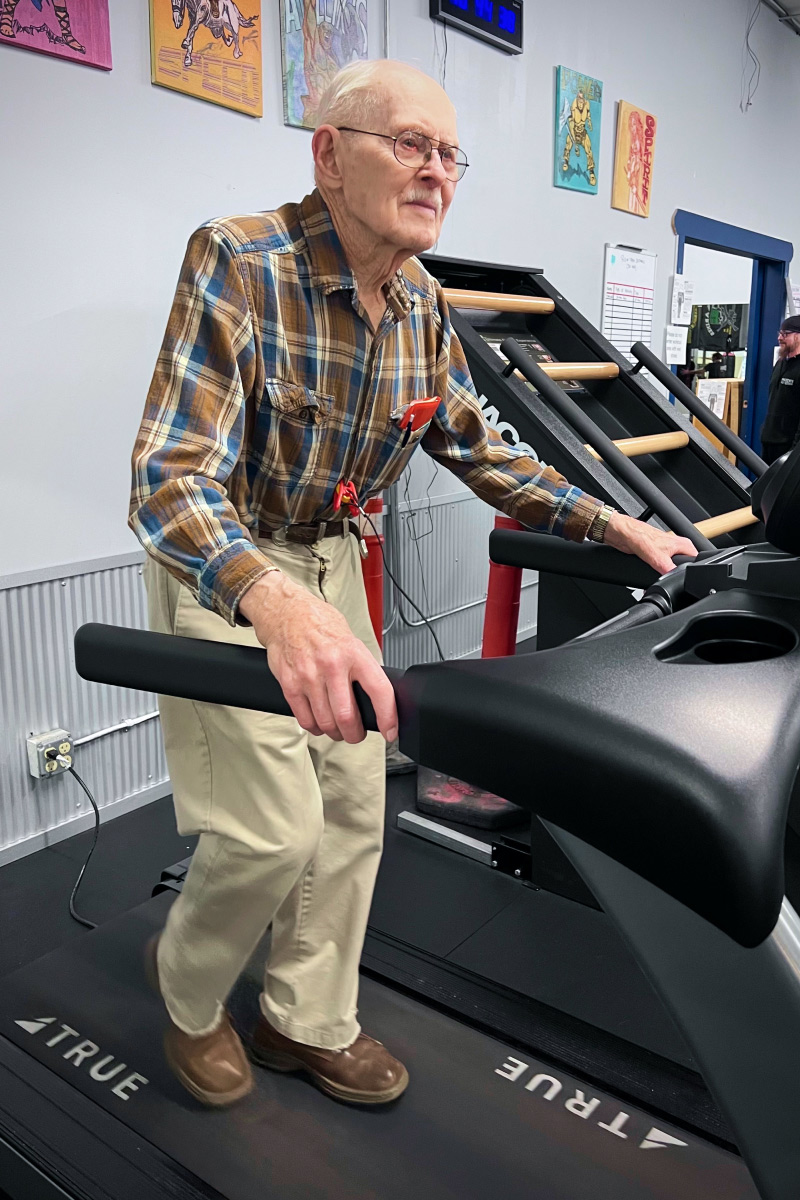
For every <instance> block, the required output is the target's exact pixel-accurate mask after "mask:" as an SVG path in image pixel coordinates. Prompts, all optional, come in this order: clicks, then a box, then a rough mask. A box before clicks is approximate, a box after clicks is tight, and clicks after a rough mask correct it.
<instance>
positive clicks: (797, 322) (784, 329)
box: [781, 317, 800, 333]
mask: <svg viewBox="0 0 800 1200" xmlns="http://www.w3.org/2000/svg"><path fill="white" fill-rule="evenodd" d="M781 333H800V317H787V318H786V320H785V321H784V322H783V324H782V325H781Z"/></svg>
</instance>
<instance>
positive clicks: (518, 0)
mask: <svg viewBox="0 0 800 1200" xmlns="http://www.w3.org/2000/svg"><path fill="white" fill-rule="evenodd" d="M430 3H431V17H432V18H433V20H434V21H443V22H444V23H445V25H453V26H454V27H455V28H456V29H460V30H461V32H462V33H468V34H470V36H471V37H476V38H480V39H481V41H484V42H490V43H491V44H492V45H493V46H497V47H498V48H499V49H500V50H505V51H506V53H507V54H521V53H522V0H430Z"/></svg>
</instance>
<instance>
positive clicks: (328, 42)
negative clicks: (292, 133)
mask: <svg viewBox="0 0 800 1200" xmlns="http://www.w3.org/2000/svg"><path fill="white" fill-rule="evenodd" d="M279 3H280V7H281V53H282V59H283V119H284V123H285V124H286V125H295V126H297V127H299V128H301V129H314V128H316V124H317V112H318V110H319V102H320V100H321V98H322V94H323V92H324V91H325V89H326V87H327V86H328V84H329V83H330V81H331V80H332V79H333V77H334V75H335V74H336V72H337V71H338V70H339V68H340V67H345V66H347V64H348V63H351V62H355V61H356V60H357V59H362V58H366V57H367V53H368V49H367V5H366V0H279Z"/></svg>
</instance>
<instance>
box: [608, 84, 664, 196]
mask: <svg viewBox="0 0 800 1200" xmlns="http://www.w3.org/2000/svg"><path fill="white" fill-rule="evenodd" d="M655 148H656V119H655V117H654V116H653V114H652V113H649V112H645V111H644V109H643V108H637V107H636V105H634V104H628V102H627V100H620V102H619V108H618V110H617V150H616V154H615V156H614V187H613V190H612V193H611V207H612V208H621V209H622V210H623V212H629V213H634V214H635V215H636V216H637V217H649V215H650V190H651V187H652V184H653V154H654V152H655Z"/></svg>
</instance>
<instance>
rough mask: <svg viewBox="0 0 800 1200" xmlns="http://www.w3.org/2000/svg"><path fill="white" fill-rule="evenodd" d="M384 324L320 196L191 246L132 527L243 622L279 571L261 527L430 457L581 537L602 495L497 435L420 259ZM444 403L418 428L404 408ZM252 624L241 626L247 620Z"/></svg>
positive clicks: (205, 598) (306, 514)
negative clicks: (401, 415) (270, 572)
mask: <svg viewBox="0 0 800 1200" xmlns="http://www.w3.org/2000/svg"><path fill="white" fill-rule="evenodd" d="M384 290H385V294H386V297H387V308H386V312H385V314H384V317H383V319H382V321H381V323H380V325H379V327H378V329H377V330H375V331H374V332H373V331H372V329H371V327H370V325H369V322H368V321H367V319H366V314H365V313H364V310H363V308H362V307H361V306H360V304H359V301H358V294H357V289H356V283H355V279H354V277H353V274H352V271H351V270H350V268H349V267H348V265H347V260H346V258H345V255H344V252H343V249H342V245H341V242H340V241H339V238H338V236H337V234H336V231H335V229H334V226H333V223H332V221H331V217H330V214H329V212H328V209H327V207H326V205H325V203H324V202H323V200H322V198H321V196H320V195H319V193H318V192H317V191H315V192H313V193H312V194H311V195H310V196H307V197H306V198H305V199H304V200H303V201H302V202H301V203H300V204H299V205H297V204H287V205H284V206H283V207H282V208H279V209H278V210H277V211H275V212H267V213H256V214H249V215H246V216H239V217H230V218H227V219H225V220H216V221H211V222H209V223H208V224H206V225H204V226H202V227H201V228H200V229H199V230H197V232H196V233H195V234H193V236H192V238H191V239H190V241H189V245H188V248H187V251H186V257H185V259H184V262H183V267H182V270H181V274H180V279H179V281H178V287H177V291H176V294H175V299H174V302H173V305H172V311H171V313H170V317H169V323H168V326H167V331H166V334H165V337H164V341H163V344H162V347H161V351H160V353H159V356H158V361H157V363H156V368H155V373H154V375H153V381H152V384H151V386H150V390H149V393H148V396H147V402H146V406H145V412H144V416H143V419H142V423H141V426H140V429H139V433H138V437H137V440H136V445H135V448H134V452H133V485H132V492H131V502H130V518H129V524H130V526H131V528H132V529H133V531H134V532H135V534H136V536H137V537H138V538H139V540H140V542H141V543H142V545H143V546H144V547H145V549H146V550H147V552H148V553H149V554H151V555H152V556H153V557H154V558H155V559H156V560H157V561H158V562H160V563H162V564H163V565H164V566H165V567H166V568H167V569H168V570H169V571H170V572H171V573H172V574H173V575H174V576H176V577H177V578H178V579H180V580H181V582H182V583H185V584H186V585H187V587H189V588H190V590H191V591H192V593H193V594H194V595H195V596H196V597H197V599H198V600H199V602H200V604H201V605H203V606H204V607H206V608H209V609H213V610H214V611H216V612H218V613H219V614H220V615H221V616H222V617H224V618H225V619H226V620H227V621H228V622H229V623H230V624H235V623H236V622H237V608H238V604H239V600H240V599H241V597H242V595H243V594H244V592H245V591H246V590H247V589H248V588H249V587H250V586H251V585H252V584H253V583H254V582H255V581H256V580H257V579H258V578H259V577H260V576H262V575H263V574H265V572H266V571H267V569H268V568H269V566H270V562H269V558H268V556H267V554H265V552H264V551H263V550H262V549H261V548H260V547H258V546H256V545H255V544H254V538H255V537H256V536H257V535H258V531H259V529H261V530H262V531H264V530H276V529H279V528H280V527H282V526H286V525H295V524H306V523H312V522H318V521H324V520H328V519H330V518H331V517H332V516H333V514H334V508H333V499H334V490H335V488H336V484H337V483H338V481H339V480H340V479H352V480H353V482H354V483H355V485H356V488H357V490H358V494H359V497H360V498H361V500H362V501H363V500H365V499H367V498H368V497H370V496H372V495H375V494H377V493H378V492H381V491H383V490H384V489H385V488H387V487H389V485H390V484H392V483H394V481H395V480H396V479H397V478H398V477H399V476H400V474H401V472H402V471H403V470H404V468H405V467H406V466H407V464H408V461H409V459H410V457H411V455H412V453H413V452H414V450H415V449H416V448H417V446H418V445H421V446H422V448H423V450H425V452H426V453H427V454H429V455H430V456H431V457H432V458H434V459H435V460H436V461H437V462H438V463H441V464H442V466H444V467H447V469H448V470H450V471H452V472H453V474H454V475H456V476H458V478H459V479H461V480H463V482H464V483H465V484H466V485H467V486H468V487H469V488H471V490H472V491H473V492H475V493H476V495H478V496H480V497H481V499H483V500H485V501H487V502H488V503H489V504H491V505H493V506H494V507H495V508H498V509H501V510H502V511H503V512H505V513H507V514H508V515H510V516H513V517H517V518H518V519H519V520H521V521H524V522H525V524H526V525H529V526H532V527H533V528H534V529H538V530H542V531H546V532H549V533H554V534H557V535H560V536H561V537H565V538H569V539H571V540H575V541H580V540H582V539H583V538H584V537H586V536H587V534H588V532H589V529H590V527H591V525H592V522H593V521H594V519H595V517H596V516H597V513H598V512H599V510H600V508H601V506H602V505H601V501H599V500H595V499H594V498H593V497H591V496H588V495H586V494H585V493H584V492H582V491H580V490H579V489H578V488H574V487H571V486H570V484H569V483H568V482H567V481H566V479H564V478H563V476H561V475H559V474H558V472H557V471H555V470H553V469H552V468H551V467H543V466H542V465H541V464H540V463H537V462H536V461H535V460H534V459H532V458H531V457H530V455H528V454H526V453H525V452H523V451H519V450H514V449H513V448H512V447H511V446H509V445H508V444H507V443H506V442H505V441H504V440H503V438H502V437H501V436H500V435H499V434H497V433H495V432H494V431H493V430H491V429H489V428H487V426H486V424H485V422H484V419H483V415H482V413H481V409H480V404H479V402H478V399H477V396H476V393H475V388H474V386H473V384H472V380H471V379H470V375H469V371H468V369H467V364H466V359H465V356H464V352H463V349H462V347H461V345H460V343H459V341H458V338H457V337H456V335H455V334H454V333H453V332H452V329H451V326H450V318H449V313H448V307H447V302H446V301H445V299H444V296H443V294H442V290H441V288H440V286H439V284H438V283H437V282H436V280H434V279H433V278H432V277H431V276H430V275H429V274H428V273H427V272H426V271H425V270H424V269H423V267H422V265H421V264H420V263H419V262H417V260H416V259H413V258H412V259H410V260H409V261H408V262H407V263H405V264H404V268H403V270H402V272H398V273H397V275H396V276H395V277H394V278H393V280H392V281H391V283H390V285H389V286H388V287H387V288H385V289H384ZM431 396H440V397H441V403H440V404H439V407H438V409H437V410H436V412H435V414H434V417H433V419H432V421H431V422H430V423H429V424H428V425H427V426H425V427H423V428H422V429H420V430H418V431H416V432H414V433H412V434H411V435H410V436H409V435H408V433H407V431H402V430H400V429H399V428H398V424H397V421H396V420H395V421H393V420H392V419H391V413H392V412H393V411H394V410H395V409H396V408H397V407H398V406H399V405H402V404H404V403H406V402H408V401H410V400H413V399H423V398H425V397H431ZM238 619H239V620H241V619H242V618H238Z"/></svg>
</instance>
